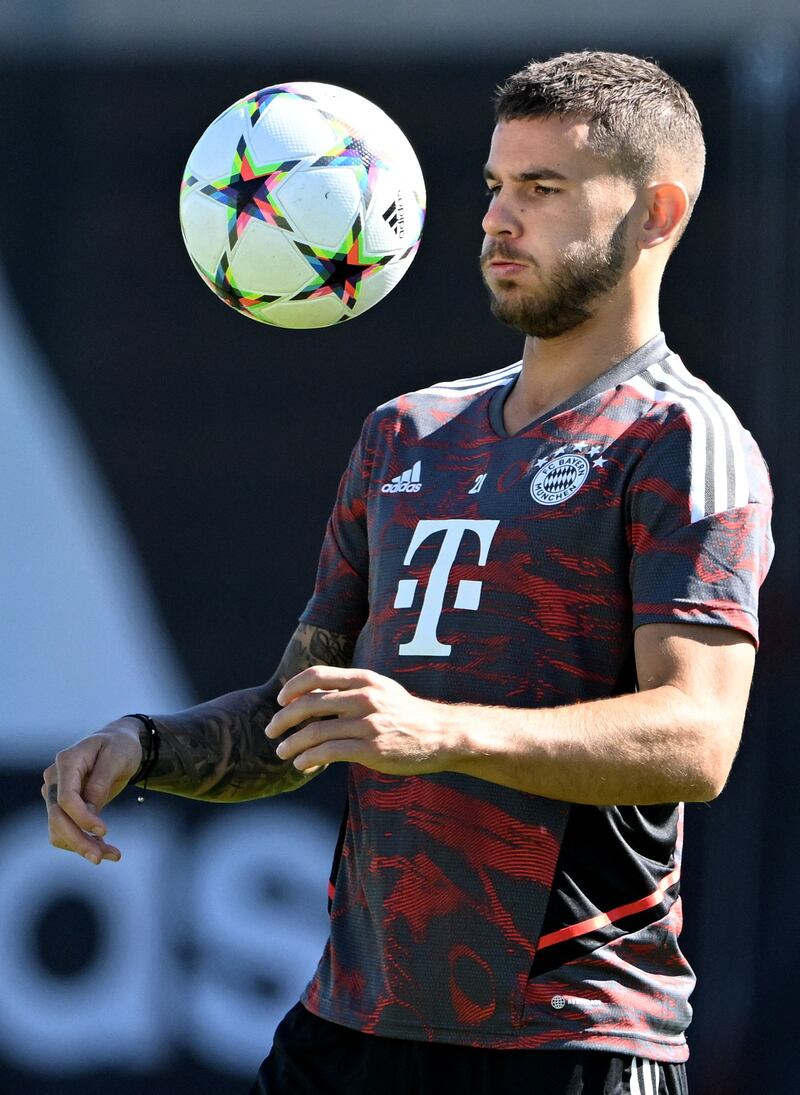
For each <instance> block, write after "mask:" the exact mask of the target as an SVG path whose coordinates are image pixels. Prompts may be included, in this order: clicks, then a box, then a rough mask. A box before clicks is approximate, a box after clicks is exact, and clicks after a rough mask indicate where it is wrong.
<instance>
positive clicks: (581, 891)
mask: <svg viewBox="0 0 800 1095" xmlns="http://www.w3.org/2000/svg"><path fill="white" fill-rule="evenodd" d="M520 368H521V366H520V365H519V364H517V365H514V366H511V367H509V368H506V369H501V370H498V371H497V372H494V373H489V374H487V375H485V376H482V377H476V378H472V379H467V380H458V381H454V382H452V383H445V384H437V385H434V386H433V387H431V388H427V389H424V390H422V391H419V392H415V393H412V394H410V395H405V396H402V397H400V398H399V399H396V400H393V401H392V402H390V403H387V404H386V405H384V406H382V407H380V408H378V410H377V411H375V412H374V413H373V414H372V415H370V416H369V418H368V419H367V421H366V422H365V424H364V428H363V431H362V434H361V437H360V440H359V442H358V444H357V446H356V448H355V449H354V451H353V454H352V458H351V461H350V464H349V467H348V469H347V471H346V473H345V475H344V476H343V478H342V482H341V485H340V489H339V494H338V498H337V501H336V505H335V508H334V511H333V514H332V516H331V519H330V522H329V525H328V530H327V534H326V537H325V542H324V545H323V549H322V554H321V559H320V565H319V573H318V579H317V585H316V589H315V592H314V595H313V597H312V599H311V601H310V602H309V604H308V607H307V608H306V611H305V613H304V614H303V617H302V619H303V620H304V621H305V622H307V623H311V624H314V625H316V626H319V627H324V628H326V629H329V630H331V631H335V632H340V633H344V634H348V635H352V636H353V637H355V636H357V637H358V639H357V644H356V649H355V655H354V660H353V664H354V665H356V666H362V667H367V668H369V669H373V670H376V671H377V672H379V673H383V674H385V675H387V676H389V677H392V678H394V679H395V680H397V681H399V682H400V683H402V684H403V685H404V686H405V687H406V688H408V689H409V691H411V692H412V693H414V694H416V695H419V696H424V697H426V698H430V699H436V700H440V701H444V702H452V703H458V702H468V703H477V704H487V705H504V706H511V707H526V708H536V707H552V706H558V705H563V704H570V703H575V702H580V701H587V700H594V699H599V698H602V697H609V696H615V695H620V694H622V693H627V692H631V691H633V690H635V688H636V683H637V682H636V668H635V663H634V657H633V634H634V631H635V629H636V628H637V627H639V626H640V625H642V624H647V623H656V622H669V621H674V622H678V623H680V622H686V623H701V624H708V625H710V626H717V627H731V628H737V629H740V630H742V631H744V632H746V633H747V634H748V635H750V636H751V638H752V639H753V641H754V642H757V638H758V633H757V593H758V587H759V585H760V583H761V581H762V580H763V578H764V575H765V573H766V571H767V568H768V566H769V562H770V558H771V552H772V541H771V536H770V526H769V518H770V503H771V491H770V486H769V480H768V475H767V472H766V468H765V465H764V462H763V460H762V458H761V456H760V454H759V452H758V449H757V448H756V446H755V444H754V442H753V440H752V438H751V437H750V435H749V434H748V433H747V432H745V431H744V429H743V428H742V426H741V425H740V424H739V422H738V420H737V419H736V417H735V415H734V414H733V412H732V411H731V409H730V408H729V407H728V406H727V404H725V403H724V402H723V401H722V400H721V399H720V398H719V397H718V396H716V395H715V394H714V393H713V392H711V390H710V389H709V388H708V387H707V386H706V385H705V384H704V383H703V382H702V381H700V380H698V379H696V378H695V377H694V376H692V375H691V374H690V373H689V372H688V371H687V370H686V368H685V367H684V365H683V364H682V362H681V361H680V360H679V359H678V358H677V357H676V356H675V355H674V354H672V353H671V352H670V351H669V350H668V349H667V347H666V344H665V342H664V339H663V336H659V337H658V338H656V339H654V340H652V341H651V342H649V343H648V344H647V345H646V346H644V347H642V348H641V349H640V350H639V351H637V352H636V353H635V354H633V355H632V356H631V357H629V358H627V359H626V360H625V361H623V362H621V363H619V364H618V365H616V366H614V367H613V368H612V369H611V370H609V371H608V372H607V373H605V374H604V375H603V376H601V377H599V378H598V379H596V380H595V381H593V382H592V383H591V384H590V385H588V386H587V387H586V388H584V389H583V390H582V391H580V392H578V393H576V394H575V395H574V396H573V397H572V398H570V399H569V400H568V401H567V402H566V403H564V404H563V405H561V406H560V407H557V408H555V409H554V410H552V411H550V412H548V413H547V414H546V415H544V416H542V417H541V418H539V419H537V420H536V421H534V422H532V423H531V424H530V425H529V426H527V427H526V428H525V429H523V430H521V431H519V432H518V433H516V434H514V435H513V436H509V435H508V434H507V432H506V431H505V429H504V425H503V404H504V400H505V398H506V397H507V395H508V393H509V392H510V390H511V388H512V387H513V384H514V381H515V379H516V377H517V376H518V374H519V371H520ZM487 718H491V714H490V713H489V712H487ZM681 818H682V814H681V809H680V806H679V805H678V804H666V805H659V806H642V807H634V806H614V805H609V806H607V807H593V806H591V807H590V806H585V805H574V804H570V803H567V802H558V801H554V800H549V799H545V798H541V797H539V796H536V795H531V794H527V793H524V792H521V791H516V790H512V789H510V788H505V787H501V786H498V785H496V784H493V783H489V782H487V781H484V780H480V779H476V778H473V777H469V776H462V775H459V774H456V773H440V774H436V775H430V776H418V777H417V776H415V777H396V776H387V775H383V774H380V773H377V772H374V771H372V770H370V769H367V768H364V767H361V766H359V765H351V766H350V773H349V790H348V817H347V825H346V830H345V832H344V839H343V842H342V847H341V854H340V856H339V858H338V862H337V868H336V872H335V891H334V895H333V901H332V909H331V937H330V942H329V944H328V946H327V947H326V950H325V953H324V955H323V957H322V960H321V962H320V965H319V968H318V970H317V972H316V975H315V977H314V979H313V980H312V982H311V984H310V986H309V988H308V990H307V992H306V995H305V997H304V1002H305V1003H306V1005H307V1006H308V1007H309V1008H310V1009H311V1010H312V1011H314V1012H316V1013H317V1014H318V1015H320V1016H322V1017H324V1018H327V1019H330V1020H333V1021H335V1022H338V1023H341V1024H343V1025H345V1026H350V1027H356V1028H358V1029H361V1030H364V1031H370V1032H374V1033H378V1034H383V1035H387V1036H390V1037H401V1038H412V1039H431V1040H436V1041H443V1042H453V1043H460V1044H464V1045H474V1046H495V1047H499V1048H537V1047H541V1048H553V1049H565V1048H597V1049H602V1050H612V1051H615V1052H621V1053H631V1054H636V1055H638V1056H644V1057H649V1058H651V1059H655V1060H664V1061H679V1060H683V1059H684V1058H685V1056H686V1046H685V1037H684V1031H685V1028H686V1026H687V1025H688V1022H689V1019H690V1015H691V1009H690V1007H689V1004H688V997H689V993H690V991H691V989H692V987H693V983H694V978H693V975H692V972H691V969H690V968H689V966H688V964H687V962H686V960H685V959H684V957H683V955H682V954H681V951H680V949H679V946H678V934H679V931H680V923H681V910H680V899H679V896H678V894H679V878H680V831H681Z"/></svg>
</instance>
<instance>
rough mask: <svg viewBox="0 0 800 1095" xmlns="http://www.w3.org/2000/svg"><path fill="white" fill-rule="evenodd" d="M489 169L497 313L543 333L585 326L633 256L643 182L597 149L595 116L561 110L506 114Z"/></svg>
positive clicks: (490, 254) (484, 262)
mask: <svg viewBox="0 0 800 1095" xmlns="http://www.w3.org/2000/svg"><path fill="white" fill-rule="evenodd" d="M484 173H485V175H486V182H487V186H488V188H489V190H490V193H491V197H490V204H489V209H488V211H487V213H486V215H485V217H484V219H483V228H484V231H485V233H486V237H485V239H484V243H483V250H482V252H481V272H482V274H483V279H484V281H485V283H486V286H487V288H488V290H489V294H490V297H491V308H492V312H493V314H494V315H495V316H496V317H497V319H499V320H501V321H502V322H503V323H507V324H509V325H510V326H512V327H515V328H517V329H518V330H520V331H522V332H523V333H524V334H526V335H531V336H534V337H537V338H555V337H557V336H558V335H561V334H564V333H565V332H566V331H570V330H572V329H573V328H575V327H577V326H579V325H580V324H581V323H583V322H584V321H585V320H587V319H588V318H590V317H591V316H593V315H594V314H595V313H596V311H597V310H598V309H599V308H601V307H602V304H603V299H604V297H606V296H607V295H608V294H609V293H610V292H611V291H612V290H613V289H615V288H616V287H617V285H618V284H619V283H620V280H621V279H622V277H623V275H624V273H625V271H626V269H627V267H628V263H629V254H630V255H631V256H633V248H632V246H631V243H630V240H629V224H628V220H627V219H626V216H627V214H628V213H629V211H630V209H631V207H632V205H633V203H634V201H635V198H636V191H635V190H634V188H633V186H632V185H631V184H630V183H628V182H627V181H625V180H624V179H622V178H620V176H618V175H614V174H612V173H611V170H610V168H609V165H608V162H607V161H606V160H605V159H603V157H601V156H599V155H598V154H597V153H596V152H594V151H593V150H592V148H591V146H590V144H589V126H588V123H585V122H580V121H575V120H569V119H561V118H556V117H552V118H525V119H517V120H514V121H510V122H501V123H499V125H498V126H497V128H496V129H495V131H494V135H493V137H492V145H491V150H490V153H489V162H488V163H487V165H486V168H485V172H484ZM630 261H631V262H632V261H633V258H632V257H631V259H630Z"/></svg>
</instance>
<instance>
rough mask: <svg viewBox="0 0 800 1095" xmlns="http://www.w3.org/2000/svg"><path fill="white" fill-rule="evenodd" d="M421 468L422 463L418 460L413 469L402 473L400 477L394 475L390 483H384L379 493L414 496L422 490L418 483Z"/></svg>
mask: <svg viewBox="0 0 800 1095" xmlns="http://www.w3.org/2000/svg"><path fill="white" fill-rule="evenodd" d="M421 468H422V461H421V460H418V461H417V462H416V464H415V465H414V466H413V468H409V469H408V470H407V471H404V472H403V474H402V475H396V476H395V477H394V479H392V480H391V481H390V482H388V483H384V484H383V486H382V487H381V493H382V494H416V493H417V491H419V490H421V489H422V484H421V483H420V481H419V476H420V470H421Z"/></svg>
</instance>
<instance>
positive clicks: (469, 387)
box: [414, 361, 522, 397]
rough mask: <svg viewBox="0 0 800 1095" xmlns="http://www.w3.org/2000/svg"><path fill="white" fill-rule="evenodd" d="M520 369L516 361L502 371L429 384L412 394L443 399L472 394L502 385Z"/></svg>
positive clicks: (520, 366)
mask: <svg viewBox="0 0 800 1095" xmlns="http://www.w3.org/2000/svg"><path fill="white" fill-rule="evenodd" d="M521 368H522V362H520V361H518V362H516V364H514V365H507V366H505V368H503V369H495V370H494V371H493V372H491V373H484V374H483V375H482V376H470V377H465V378H464V379H462V380H446V381H441V382H439V383H438V384H431V385H430V386H429V387H427V388H420V389H418V390H417V391H416V392H415V393H414V394H415V395H427V394H429V393H430V394H432V395H439V396H444V397H448V396H455V397H458V396H463V395H469V394H474V393H476V392H480V391H485V390H486V389H488V388H495V387H497V386H498V385H500V384H504V383H505V382H506V381H507V380H509V379H510V378H511V377H512V376H514V375H515V374H517V373H519V371H520V369H521Z"/></svg>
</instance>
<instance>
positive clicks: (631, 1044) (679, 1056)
mask: <svg viewBox="0 0 800 1095" xmlns="http://www.w3.org/2000/svg"><path fill="white" fill-rule="evenodd" d="M300 1002H301V1003H302V1005H303V1007H304V1008H306V1009H307V1010H308V1011H310V1012H312V1014H314V1015H316V1016H317V1017H318V1018H320V1019H325V1020H326V1021H327V1022H329V1023H336V1024H337V1025H338V1026H341V1027H347V1028H348V1029H349V1030H358V1031H360V1032H361V1033H362V1034H373V1035H374V1036H375V1037H378V1038H401V1039H403V1040H405V1041H411V1042H439V1043H445V1044H448V1045H460V1046H465V1047H471V1048H473V1049H497V1050H501V1051H503V1050H508V1051H509V1052H513V1051H514V1050H521V1049H528V1050H542V1051H547V1050H580V1051H582V1050H589V1051H592V1052H598V1053H617V1054H622V1055H627V1056H632V1057H645V1058H646V1059H647V1060H650V1061H660V1062H662V1063H664V1064H682V1063H683V1062H684V1061H687V1060H688V1058H689V1046H688V1044H687V1042H686V1039H685V1038H684V1037H681V1038H680V1039H679V1040H676V1041H674V1042H661V1041H658V1040H657V1039H654V1038H632V1037H631V1035H630V1034H627V1033H625V1032H624V1031H606V1032H604V1033H603V1034H597V1033H593V1032H592V1031H591V1029H587V1030H586V1031H582V1032H581V1033H580V1034H578V1035H575V1034H574V1033H573V1034H571V1035H564V1036H563V1037H560V1036H559V1035H558V1033H557V1032H553V1031H552V1030H547V1031H538V1032H535V1031H533V1030H530V1029H526V1028H525V1027H517V1028H514V1029H512V1030H510V1031H508V1032H507V1033H503V1032H501V1031H496V1032H491V1033H489V1032H483V1033H481V1034H480V1035H478V1033H477V1032H471V1031H468V1030H465V1028H464V1027H458V1026H456V1027H444V1026H436V1027H426V1028H424V1029H423V1028H421V1027H419V1026H411V1025H409V1026H406V1025H404V1024H403V1023H397V1022H381V1029H380V1031H375V1030H370V1029H369V1027H370V1026H371V1025H373V1024H372V1022H371V1021H369V1020H367V1019H364V1020H362V1021H359V1020H358V1019H357V1018H356V1017H355V1016H343V1015H342V1014H341V1013H337V1014H333V1012H332V1011H329V1010H328V1009H327V1008H326V1007H324V1006H321V1005H323V1004H324V1002H323V1001H320V1000H319V998H317V1000H315V1001H314V1004H313V1005H312V1003H311V1002H310V999H309V993H308V992H307V991H306V992H304V993H303V995H302V997H301V1000H300ZM454 1034H455V1035H459V1037H456V1038H453V1037H451V1035H454ZM470 1034H472V1035H473V1036H472V1037H469V1035H470ZM465 1035H467V1037H465Z"/></svg>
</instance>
